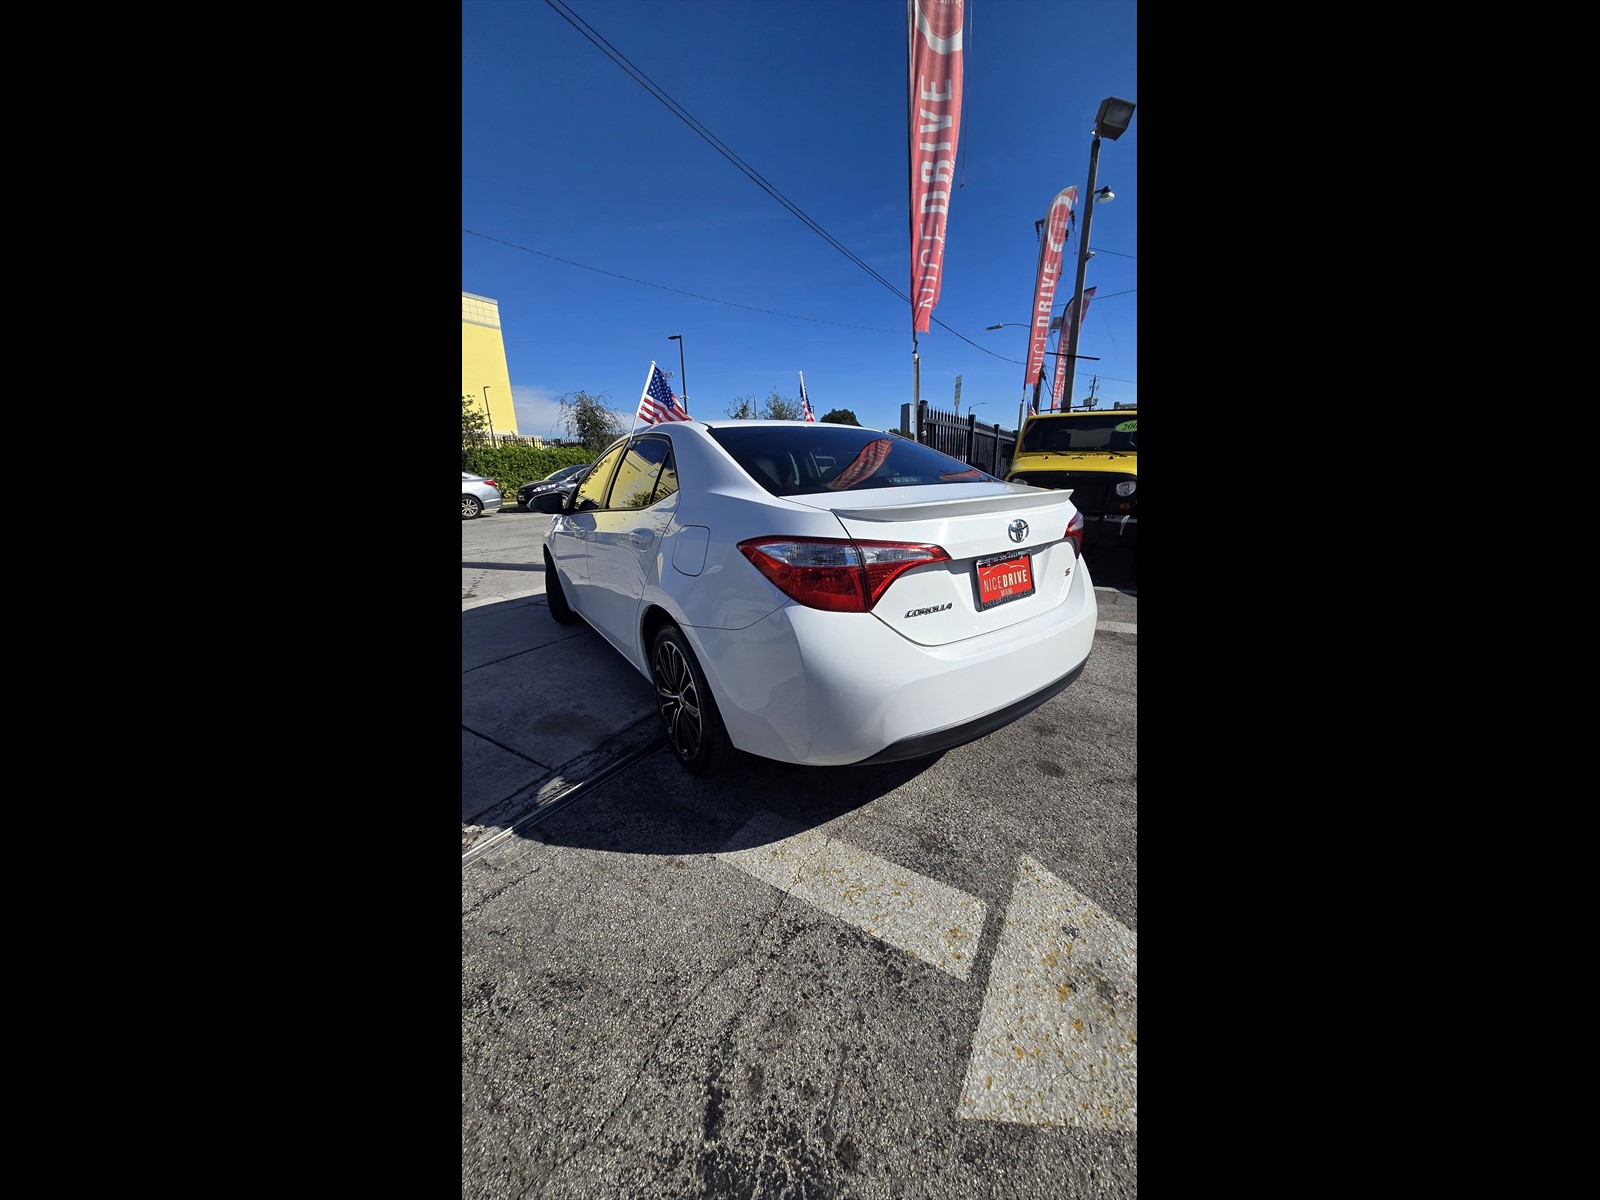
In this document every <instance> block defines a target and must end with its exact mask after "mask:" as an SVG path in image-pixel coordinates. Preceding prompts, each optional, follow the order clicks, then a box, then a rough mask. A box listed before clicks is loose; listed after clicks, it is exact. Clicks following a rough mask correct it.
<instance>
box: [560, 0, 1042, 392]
mask: <svg viewBox="0 0 1600 1200" xmlns="http://www.w3.org/2000/svg"><path fill="white" fill-rule="evenodd" d="M545 3H546V4H548V5H549V6H550V7H551V8H553V9H554V10H555V11H556V12H557V13H559V14H560V15H561V17H562V18H563V19H565V20H566V21H567V23H568V24H570V25H571V26H572V27H573V28H574V29H576V30H577V31H578V32H579V33H581V34H582V35H583V36H584V37H585V38H587V39H588V40H589V41H590V42H591V43H592V44H593V45H594V46H595V47H596V48H597V49H599V50H600V51H601V52H602V53H603V54H605V55H606V57H607V58H609V59H611V61H612V62H614V63H616V64H617V65H618V66H619V67H621V68H622V69H623V70H624V71H626V72H627V73H628V75H629V76H630V77H631V78H632V79H633V81H634V82H635V83H637V84H638V85H639V86H640V87H642V88H644V89H645V91H647V92H649V93H650V94H651V95H652V96H654V97H655V98H656V99H657V100H659V101H660V102H661V103H662V104H663V105H664V106H666V108H667V110H668V111H669V112H671V113H672V114H673V116H675V117H677V118H678V120H680V121H682V122H683V123H684V124H685V125H687V126H688V127H689V128H690V129H692V130H694V131H695V133H697V134H699V135H700V137H701V138H703V139H704V140H705V141H706V143H707V144H708V145H710V146H711V147H712V149H714V150H716V152H717V153H718V154H720V155H722V157H723V158H725V159H727V160H728V161H729V162H730V163H732V164H733V165H734V166H735V167H737V168H738V169H739V170H740V171H741V172H743V173H744V174H745V175H746V176H747V177H748V178H749V179H750V181H751V182H752V183H754V184H755V185H756V186H757V187H759V188H760V189H761V190H762V191H764V192H766V193H767V195H769V196H771V197H772V198H773V199H774V200H776V201H777V202H778V203H779V204H781V205H783V206H784V207H785V208H787V209H788V210H789V211H790V212H791V213H793V214H794V215H795V216H796V217H798V218H799V219H800V220H801V222H803V223H804V224H805V226H806V228H808V229H810V230H811V231H812V232H813V233H815V234H816V235H817V236H818V237H820V238H822V240H823V241H825V242H827V243H828V244H829V245H830V246H832V247H833V248H834V249H835V250H837V251H839V253H840V254H843V255H844V256H845V257H846V258H848V259H849V260H850V261H851V262H853V263H855V265H856V266H858V267H860V268H861V269H862V270H863V271H865V272H866V273H867V274H868V275H870V276H872V277H873V278H874V279H876V280H877V281H878V282H879V283H881V284H882V285H883V286H884V287H886V288H888V289H889V290H890V291H891V292H893V293H894V294H895V295H896V296H898V297H899V298H900V299H901V300H903V301H905V303H907V304H910V303H911V297H910V296H909V295H908V294H907V293H905V292H902V291H901V290H900V289H899V288H897V287H895V286H894V284H892V283H890V282H889V281H888V280H887V279H885V278H884V277H883V276H882V275H880V274H878V272H877V271H875V270H873V268H872V267H871V266H869V265H868V264H867V263H865V262H863V261H862V260H861V259H860V258H859V257H857V255H856V254H855V252H854V251H852V250H851V249H850V248H849V247H848V246H846V245H845V244H844V243H843V242H841V241H839V239H838V238H836V237H834V236H833V235H832V234H831V233H829V232H828V231H827V230H826V229H824V228H823V227H822V226H821V225H818V224H817V223H816V221H814V220H812V219H811V217H810V216H809V215H808V214H807V213H806V212H805V211H804V210H803V209H801V208H800V206H799V205H797V204H795V203H794V202H793V201H792V200H790V199H789V198H788V197H787V196H785V195H784V194H783V193H782V192H780V191H779V190H778V189H777V188H776V187H774V186H773V185H772V184H771V183H769V182H767V180H766V179H765V178H764V177H763V176H762V175H761V173H760V172H759V171H757V170H756V169H755V168H754V167H752V166H751V165H750V164H749V163H747V162H745V161H744V159H742V158H740V157H739V155H738V154H736V153H735V152H734V151H733V150H732V149H731V148H730V147H728V146H727V145H726V144H725V143H724V142H723V141H722V139H721V138H719V137H717V135H716V134H714V133H712V132H711V131H710V130H709V129H707V128H706V127H705V126H704V125H702V124H701V123H700V122H699V121H698V120H697V119H696V118H695V117H694V115H693V114H692V113H690V112H689V111H688V110H687V109H685V108H684V107H683V106H682V105H681V104H679V103H678V102H677V101H676V100H674V99H673V98H672V97H671V96H669V95H667V93H666V92H664V91H662V90H661V88H660V86H659V85H658V84H657V83H656V82H655V81H654V80H653V79H651V78H650V77H649V76H648V75H646V74H645V73H644V72H643V71H641V70H640V69H639V68H638V67H636V66H634V65H633V63H631V62H630V61H629V60H628V58H627V56H626V55H625V54H623V53H622V51H620V50H618V49H617V48H616V47H615V46H613V45H612V44H611V43H610V42H608V41H606V39H605V38H604V37H603V36H601V34H600V33H599V32H598V31H596V30H595V29H593V28H592V27H591V26H590V25H589V24H588V23H587V22H586V21H584V19H583V18H582V17H580V16H578V15H577V14H576V13H574V12H571V11H570V10H568V8H567V6H566V4H565V0H545ZM668 290H673V289H668ZM684 294H685V295H687V294H688V293H684ZM741 307H742V306H741ZM932 321H933V323H934V324H935V325H937V326H939V328H940V329H943V330H944V331H945V332H946V333H949V334H952V335H953V336H955V337H957V338H960V339H961V340H962V341H963V342H965V343H966V344H967V345H969V346H971V347H972V348H973V349H974V350H977V351H979V352H980V353H983V354H987V355H989V356H990V357H991V358H998V359H1000V360H1001V361H1002V362H1009V363H1015V362H1018V361H1019V360H1018V359H1014V358H1007V357H1006V356H1005V355H1003V354H996V353H995V352H994V351H993V350H990V349H989V348H988V347H986V346H981V345H979V344H978V343H977V342H975V341H973V340H972V339H971V338H969V337H967V336H966V335H965V334H963V333H958V332H957V331H956V330H954V329H952V328H950V326H948V325H946V324H945V323H944V322H943V321H941V320H939V318H937V317H934V318H932ZM890 332H894V331H890Z"/></svg>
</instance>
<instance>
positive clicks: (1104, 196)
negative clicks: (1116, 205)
mask: <svg viewBox="0 0 1600 1200" xmlns="http://www.w3.org/2000/svg"><path fill="white" fill-rule="evenodd" d="M1116 198H1117V194H1116V193H1115V192H1113V191H1112V190H1111V188H1110V187H1109V186H1107V187H1103V188H1101V189H1100V190H1099V191H1098V192H1096V193H1095V194H1094V202H1095V203H1096V204H1104V203H1105V202H1106V201H1107V200H1115V199H1116Z"/></svg>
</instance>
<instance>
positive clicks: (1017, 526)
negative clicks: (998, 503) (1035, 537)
mask: <svg viewBox="0 0 1600 1200" xmlns="http://www.w3.org/2000/svg"><path fill="white" fill-rule="evenodd" d="M1006 533H1007V534H1008V535H1009V536H1010V538H1011V540H1012V541H1013V542H1020V541H1021V540H1022V539H1023V538H1025V537H1027V536H1028V523H1027V522H1026V521H1024V520H1023V519H1022V518H1021V517H1018V518H1017V519H1016V520H1015V521H1013V522H1011V524H1009V525H1007V526H1006Z"/></svg>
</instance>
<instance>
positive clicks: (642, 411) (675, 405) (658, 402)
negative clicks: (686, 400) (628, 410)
mask: <svg viewBox="0 0 1600 1200" xmlns="http://www.w3.org/2000/svg"><path fill="white" fill-rule="evenodd" d="M639 419H640V420H641V421H643V422H644V423H645V424H646V425H659V424H661V423H662V422H663V421H687V420H688V419H689V414H688V412H687V411H686V410H685V409H684V407H683V405H682V404H680V403H679V402H678V398H677V397H676V396H674V395H673V394H672V389H671V388H669V387H668V386H667V377H666V376H665V375H663V374H662V373H661V368H660V367H658V366H656V365H655V363H651V364H650V381H649V382H648V383H646V384H645V385H644V392H643V393H642V394H641V395H640V396H639Z"/></svg>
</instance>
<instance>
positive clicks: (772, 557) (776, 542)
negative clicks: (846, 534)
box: [739, 537, 950, 612]
mask: <svg viewBox="0 0 1600 1200" xmlns="http://www.w3.org/2000/svg"><path fill="white" fill-rule="evenodd" d="M739 553H740V554H743V555H744V556H745V557H746V558H748V559H749V560H750V562H751V564H752V565H753V566H754V567H755V569H756V570H758V571H760V572H761V573H762V574H763V575H765V576H766V577H767V578H768V579H769V580H770V581H771V582H772V586H773V587H775V588H777V589H778V590H779V591H780V592H782V593H783V594H784V595H785V596H788V597H789V599H791V600H794V601H796V602H798V603H800V604H804V605H805V606H806V607H807V608H821V609H826V610H827V611H828V612H871V611H872V606H873V605H875V604H877V602H878V601H879V599H881V598H882V596H883V594H884V592H886V591H888V590H889V585H890V584H891V583H893V582H894V581H895V580H896V579H898V578H899V577H900V576H901V575H903V574H904V573H905V572H907V571H909V570H911V569H912V568H913V567H920V566H923V565H925V564H927V563H936V562H949V561H950V556H949V555H948V554H946V553H945V552H944V550H943V549H942V548H941V547H939V546H928V545H922V544H919V543H913V542H853V541H848V540H846V539H844V538H807V539H805V540H804V541H800V540H797V539H795V538H775V537H768V538H751V539H750V540H749V541H747V542H740V543H739Z"/></svg>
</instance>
